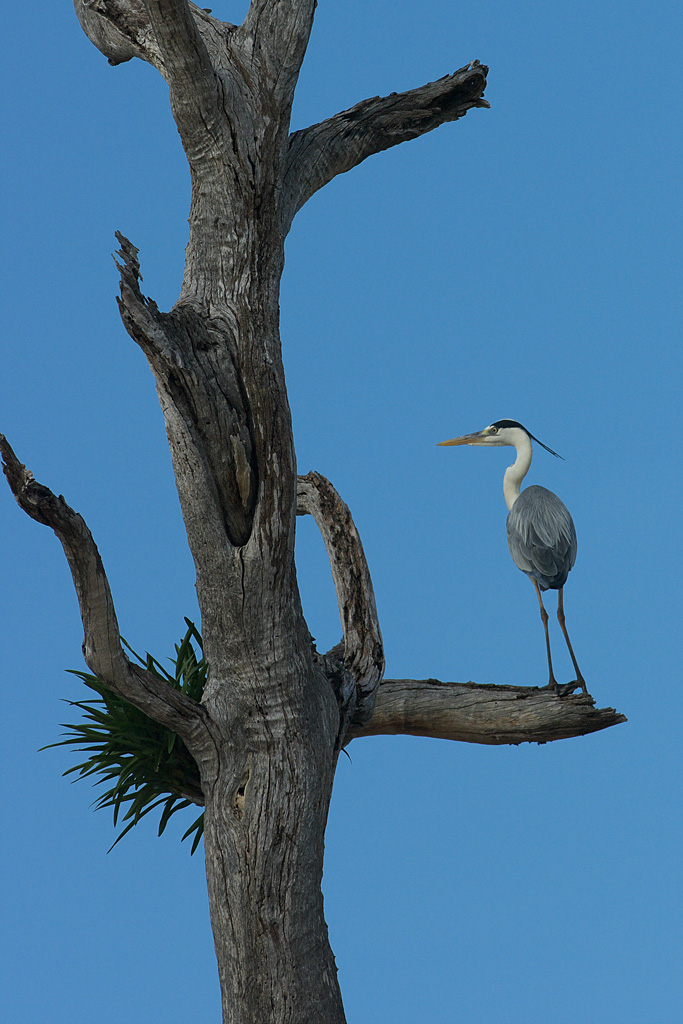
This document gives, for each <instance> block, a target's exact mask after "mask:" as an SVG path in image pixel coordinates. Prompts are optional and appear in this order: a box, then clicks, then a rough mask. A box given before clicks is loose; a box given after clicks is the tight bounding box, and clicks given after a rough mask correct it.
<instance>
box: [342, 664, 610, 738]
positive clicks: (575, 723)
mask: <svg viewBox="0 0 683 1024" xmlns="http://www.w3.org/2000/svg"><path fill="white" fill-rule="evenodd" d="M626 720H627V719H626V717H625V716H624V715H622V714H619V712H617V711H615V710H614V708H596V707H595V701H594V700H593V698H592V697H591V696H590V694H584V693H580V694H572V695H570V696H565V697H558V696H556V695H555V694H552V693H550V692H549V691H546V690H539V689H538V688H536V687H529V686H495V685H489V684H478V683H444V682H440V681H439V680H438V679H385V680H384V681H383V682H382V684H381V685H380V687H379V689H378V691H377V700H376V704H375V711H374V714H373V716H372V718H371V719H370V721H369V722H367V723H366V724H365V725H362V726H359V725H353V726H352V727H351V729H350V730H349V732H348V733H347V737H346V741H347V742H350V740H352V739H356V738H358V737H360V736H380V735H398V734H407V735H410V736H430V737H432V738H434V739H446V740H461V741H463V742H466V743H488V744H507V743H510V744H517V743H550V742H551V741H553V740H559V739H566V738H569V737H571V736H583V735H586V734H587V733H590V732H598V731H599V730H601V729H608V728H609V727H610V726H612V725H619V724H620V723H621V722H625V721H626Z"/></svg>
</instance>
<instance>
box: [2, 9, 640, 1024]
mask: <svg viewBox="0 0 683 1024" xmlns="http://www.w3.org/2000/svg"><path fill="white" fill-rule="evenodd" d="M315 6H316V3H315V0H252V3H251V6H250V8H249V12H248V14H247V16H246V18H245V20H244V22H243V23H242V24H241V25H232V24H229V23H226V22H222V21H219V20H217V19H216V18H214V17H212V16H211V14H210V12H208V11H207V10H203V9H201V8H199V7H195V6H194V4H192V3H190V2H189V0H75V7H76V11H77V14H78V17H79V19H80V22H81V25H82V27H83V29H84V31H85V32H86V34H87V35H88V37H89V38H90V39H91V41H92V42H93V43H94V44H95V46H96V47H97V48H98V49H99V50H100V51H101V52H102V53H103V54H104V55H105V56H106V57H107V58H108V59H109V62H110V64H113V65H115V64H119V63H122V62H124V61H127V60H130V59H131V58H133V57H138V58H140V59H141V60H145V61H148V62H149V63H151V64H153V65H154V66H155V67H156V68H157V69H158V70H159V72H160V73H161V74H162V75H163V76H164V78H165V80H166V82H167V83H168V87H169V94H170V101H171V109H172V112H173V116H174V118H175V121H176V124H177V127H178V130H179V132H180V136H181V139H182V143H183V146H184V149H185V153H186V155H187V159H188V161H189V165H190V171H191V179H192V202H191V208H190V218H189V223H190V238H189V244H188V247H187V258H186V264H185V273H184V279H183V284H182V290H181V293H180V297H179V299H178V301H177V302H176V304H175V305H174V307H173V309H172V310H171V311H170V312H168V313H163V312H161V311H160V310H159V309H158V308H157V306H156V304H155V303H154V302H153V300H152V299H149V298H146V297H145V296H144V295H143V294H142V292H141V290H140V285H139V280H140V277H139V263H138V252H137V250H136V248H135V247H134V246H133V245H132V244H131V243H130V242H129V241H128V240H127V239H125V238H123V237H122V236H120V235H119V236H118V239H119V243H120V251H119V254H118V255H119V270H120V277H121V297H120V299H119V307H120V312H121V317H122V320H123V323H124V325H125V327H126V330H127V331H128V333H129V334H130V336H131V337H132V338H133V340H134V341H135V342H136V343H137V344H138V345H139V346H140V347H141V348H142V350H143V352H144V353H145V356H146V357H147V359H148V361H149V364H150V366H151V368H152V372H153V373H154V376H155V379H156V385H157V390H158V394H159V400H160V402H161V406H162V409H163V413H164V417H165V422H166V430H167V434H168V442H169V445H170V449H171V454H172V458H173V467H174V472H175V477H176V481H177V487H178V492H179V495H180V502H181V506H182V512H183V517H184V521H185V527H186V530H187V536H188V541H189V545H190V548H191V551H192V555H193V557H194V562H195V567H196V573H197V594H198V599H199V605H200V610H201V616H202V632H203V636H204V648H205V654H206V658H207V660H208V663H209V667H210V675H209V680H208V684H207V688H206V691H205V694H204V698H203V701H202V703H201V704H198V703H195V702H194V701H191V700H190V699H189V698H187V697H184V696H183V694H181V693H178V692H177V691H173V690H171V689H170V688H169V687H168V686H167V685H166V684H165V683H163V681H160V680H159V679H158V678H157V677H155V676H154V675H152V674H150V673H149V672H147V671H146V670H145V669H144V668H141V667H139V666H136V665H135V664H133V663H132V662H131V661H129V659H128V658H127V656H126V654H125V652H124V650H123V648H122V646H121V642H120V636H119V628H118V624H117V620H116V614H115V611H114V604H113V601H112V596H111V593H110V589H109V585H108V582H107V577H106V575H105V571H104V567H103V565H102V561H101V559H100V556H99V553H98V550H97V547H96V545H95V542H94V540H93V538H92V536H91V534H90V531H89V530H88V527H87V526H86V524H85V522H84V521H83V519H82V518H81V516H80V515H78V513H76V512H75V511H73V510H72V509H71V508H70V507H69V505H68V504H67V503H66V501H65V500H64V498H62V497H61V496H59V497H57V496H55V495H54V494H53V493H52V492H51V491H50V490H48V489H47V488H46V487H44V486H42V485H41V484H39V483H37V482H36V481H35V480H34V479H33V477H32V475H31V473H30V472H29V471H28V470H27V469H26V468H25V467H24V466H23V465H22V464H21V463H20V461H19V460H18V459H17V457H16V456H15V455H14V452H13V451H12V449H11V447H10V446H9V444H8V442H7V441H6V440H5V439H4V438H3V439H2V443H1V451H2V455H3V459H4V464H5V474H6V476H7V479H8V481H9V484H10V487H11V488H12V490H13V492H14V494H15V496H16V498H17V500H18V502H19V504H20V505H21V507H22V508H23V509H24V511H25V512H27V513H28V514H29V515H30V516H31V517H32V518H34V519H35V520H37V521H38V522H41V523H44V524H45V525H47V526H50V527H51V528H52V529H53V530H54V531H55V533H56V534H57V536H58V538H59V540H60V541H61V543H62V545H63V546H64V550H65V553H66V556H67V559H68V561H69V565H70V568H71V571H72V574H73V579H74V584H75V587H76V590H77V593H78V598H79V602H80V609H81V615H82V619H83V626H84V632H85V639H84V644H83V651H84V655H85V660H86V662H87V664H88V666H89V667H90V669H91V671H92V672H93V673H95V674H96V675H97V676H99V677H100V678H101V679H102V680H104V682H105V683H106V684H107V685H108V686H109V687H110V688H111V689H112V690H113V691H115V692H116V693H117V694H119V695H121V696H122V697H124V698H125V699H127V700H128V701H130V702H131V703H133V704H134V705H136V706H137V707H138V708H140V709H141V710H142V711H144V712H145V713H146V714H147V715H148V716H149V717H151V718H153V719H155V720H156V721H157V722H160V723H162V724H164V725H166V726H168V727H169V728H171V729H173V730H174V731H176V732H177V733H178V734H179V735H180V736H181V737H182V739H183V740H184V741H185V743H186V745H187V747H188V748H189V750H190V751H191V753H192V755H193V757H194V758H195V760H196V762H197V765H198V767H199V772H200V777H201V786H202V791H203V802H204V805H205V848H206V872H207V880H208V890H209V900H210V908H211V919H212V925H213V932H214V937H215V946H216V955H217V958H218V966H219V975H220V982H221V988H222V999H223V1020H224V1022H225V1024H227V1022H230V1024H247V1022H249V1024H255V1022H258V1024H267V1022H272V1024H287V1022H291V1024H305V1022H308V1024H314V1022H315V1024H321V1022H325V1024H341V1022H343V1020H344V1011H343V1008H342V1003H341V997H340V992H339V987H338V984H337V975H336V967H335V963H334V958H333V956H332V952H331V949H330V946H329V943H328V938H327V927H326V924H325V920H324V917H323V904H322V896H321V890H320V883H321V878H322V867H323V837H324V831H325V823H326V818H327V811H328V805H329V800H330V795H331V791H332V781H333V776H334V771H335V766H336V761H337V757H338V754H339V751H340V749H341V747H342V745H343V744H345V743H348V742H349V740H350V739H353V738H357V737H361V736H369V735H373V734H376V733H415V734H418V735H422V736H439V737H448V738H451V739H458V740H467V741H470V742H477V743H520V742H522V741H528V740H533V741H537V742H545V741H547V740H552V739H556V738H559V737H564V736H574V735H579V734H582V733H586V732H590V731H594V730H597V729H603V728H605V727H607V726H609V725H612V724H614V723H615V722H618V721H620V720H622V718H621V716H619V715H617V714H616V713H615V712H614V711H612V710H611V709H605V710H596V709H595V708H594V706H593V701H592V700H591V698H590V697H587V696H584V695H580V696H572V697H566V698H563V699H559V698H556V697H554V696H551V695H550V694H548V693H540V692H538V691H536V690H534V689H532V688H514V687H504V686H500V687H496V686H476V685H475V684H472V683H468V684H456V683H440V682H437V681H436V680H423V681H419V680H384V681H383V682H382V674H383V668H384V654H383V648H382V639H381V634H380V628H379V623H378V619H377V613H376V608H375V600H374V596H373V590H372V584H371V580H370V574H369V572H368V567H367V564H366V561H365V558H364V555H363V549H362V546H361V542H360V539H359V536H358V534H357V532H356V529H355V527H354V524H353V520H352V518H351V514H350V512H349V510H348V508H347V507H346V505H345V504H344V503H343V501H342V500H341V499H340V497H339V496H338V494H337V493H336V491H335V490H334V488H333V487H332V485H331V484H330V483H329V482H328V481H327V480H326V479H325V478H324V477H322V476H320V475H318V474H317V473H310V474H309V475H308V476H305V477H301V478H298V479H297V470H296V460H295V454H294V447H293V441H292V426H291V417H290V411H289V406H288V401H287V392H286V388H285V379H284V373H283V366H282V359H281V350H280V336H279V323H278V318H279V307H278V296H279V287H280V277H281V274H282V269H283V262H284V255H283V254H284V241H285V237H286V235H287V232H288V230H289V228H290V225H291V223H292V220H293V218H294V216H295V214H296V213H297V211H298V210H299V209H300V208H301V207H302V206H303V204H304V203H305V202H306V201H307V199H309V198H310V196H312V195H313V193H314V192H316V190H317V189H319V188H321V187H322V186H323V185H325V184H326V183H327V182H328V181H330V180H331V179H332V178H333V177H334V176H335V175H337V174H340V173H342V172H344V171H348V170H349V169H351V168H352V167H354V166H355V165H356V164H358V163H360V162H361V161H362V160H364V159H365V158H366V157H368V156H370V155H371V154H373V153H377V152H379V151H381V150H383V149H387V148H388V147H390V146H395V145H396V144H397V143H400V142H404V141H406V140H408V139H414V138H416V137H418V136H420V135H422V134H424V133H425V132H428V131H431V130H432V129H433V128H436V127H437V126H439V125H441V124H443V123H444V122H446V121H455V120H457V119H458V118H460V117H462V116H463V115H464V114H466V113H467V111H468V110H470V109H471V108H473V107H486V106H488V103H487V102H486V100H485V99H483V98H482V96H483V92H484V89H485V86H486V75H487V70H488V69H487V68H486V67H485V66H484V65H482V64H480V63H479V62H478V61H476V60H475V61H472V62H471V63H469V64H467V65H466V66H465V67H462V68H460V70H458V71H456V72H455V73H453V74H450V75H447V76H445V77H444V78H441V79H439V80H438V81H436V82H432V83H430V84H427V85H424V86H422V87H420V88H416V89H413V90H410V91H408V92H404V93H392V94H391V95H390V96H385V97H374V98H372V99H367V100H364V101H363V102H361V103H357V104H356V105H355V106H353V107H351V108H350V109H349V110H344V111H342V112H341V113H338V114H335V115H334V116H332V117H330V118H329V119H328V120H326V121H323V122H321V123H320V124H315V125H312V126H311V127H309V128H306V129H304V130H302V131H296V132H294V133H292V134H290V131H289V123H290V111H291V108H292V101H293V96H294V89H295V86H296V82H297V76H298V73H299V69H300V67H301V63H302V60H303V57H304V52H305V50H306V46H307V43H308V38H309V34H310V31H311V26H312V22H313V13H314V9H315ZM297 513H298V514H306V513H308V514H311V515H313V516H314V518H315V520H316V522H317V524H318V526H319V527H320V530H321V532H322V534H323V537H324V540H325V544H326V546H327V550H328V553H329V557H330V564H331V568H332V575H333V577H334V583H335V586H336V591H337V597H338V603H339V610H340V615H341V620H342V626H343V641H342V643H341V644H340V645H339V646H338V647H337V648H334V649H333V650H332V651H330V652H328V653H327V654H319V653H318V652H317V651H316V649H315V647H314V645H313V643H312V641H311V637H310V634H309V631H308V629H307V627H306V622H305V620H304V617H303V614H302V609H301V603H300V599H299V593H298V589H297V581H296V573H295V566H294V534H295V517H296V515H297ZM198 802H200V801H199V800H198Z"/></svg>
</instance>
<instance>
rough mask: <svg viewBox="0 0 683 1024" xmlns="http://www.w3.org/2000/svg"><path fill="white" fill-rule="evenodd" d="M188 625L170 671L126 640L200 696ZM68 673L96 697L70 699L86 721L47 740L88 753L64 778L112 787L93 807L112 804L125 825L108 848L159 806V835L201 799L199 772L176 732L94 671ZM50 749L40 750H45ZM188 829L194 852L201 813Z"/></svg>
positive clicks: (200, 676)
mask: <svg viewBox="0 0 683 1024" xmlns="http://www.w3.org/2000/svg"><path fill="white" fill-rule="evenodd" d="M185 622H186V623H187V632H186V633H185V636H184V637H183V639H182V640H181V641H180V643H179V644H176V645H175V651H176V653H175V658H171V659H169V660H170V661H171V662H172V664H173V667H174V671H173V672H168V671H167V670H166V669H165V668H164V667H163V665H161V664H160V662H158V661H157V660H156V658H153V657H152V655H151V654H147V656H146V657H145V658H142V657H141V656H140V655H139V654H136V652H135V651H134V650H133V648H132V647H130V645H129V644H127V643H126V641H125V640H124V641H123V643H124V644H125V646H126V647H127V648H128V650H129V651H130V653H131V654H132V655H133V657H134V658H135V659H136V660H137V661H138V662H139V663H140V664H141V665H143V666H144V667H145V668H146V669H147V671H148V672H153V673H154V674H155V675H156V676H158V677H159V678H160V679H164V680H165V681H166V682H167V683H168V684H169V686H172V687H174V688H175V689H177V690H181V691H182V692H183V693H184V694H186V695H187V696H188V697H191V698H192V699H193V700H196V701H200V700H201V698H202V694H203V693H204V686H205V683H206V674H207V664H206V662H205V661H204V657H203V646H202V638H201V634H200V633H199V630H198V629H197V628H196V627H195V625H194V623H192V622H190V620H189V619H187V618H186V619H185ZM197 652H199V657H198V656H197ZM69 671H71V672H72V674H73V675H76V676H78V677H79V679H82V680H83V682H84V683H85V685H86V686H88V687H89V688H90V689H91V690H94V691H95V692H96V693H97V694H99V699H97V700H83V701H67V702H66V703H68V704H69V705H70V706H71V707H74V708H79V710H80V711H82V712H83V719H82V720H81V721H80V722H63V723H62V727H63V728H64V729H67V730H68V732H66V733H64V734H63V735H64V736H66V739H63V740H59V742H57V743H50V744H48V747H61V746H69V745H73V746H74V747H75V748H76V749H77V750H78V751H79V752H80V753H85V754H87V755H88V756H87V757H86V759H85V760H84V761H82V762H81V763H80V764H76V765H74V766H73V767H72V768H68V769H67V770H66V771H65V772H64V775H71V774H73V773H74V772H75V773H77V775H76V777H77V778H79V779H84V778H87V777H88V776H89V775H99V776H100V777H99V778H98V779H97V780H96V782H95V785H101V784H103V783H104V784H110V785H109V788H108V789H107V790H106V791H105V792H104V793H102V795H101V796H100V797H99V798H98V799H97V800H96V801H95V802H94V806H95V808H100V807H113V808H114V825H117V824H118V822H119V817H120V818H121V822H122V823H125V822H127V823H128V824H126V826H125V828H124V829H123V830H122V832H121V833H120V835H119V836H118V837H117V839H116V840H115V842H114V843H113V844H112V846H111V847H110V849H113V848H114V846H116V843H118V842H119V840H121V839H123V837H124V836H125V835H126V833H127V832H130V830H131V829H132V828H133V826H134V825H137V823H138V822H139V821H140V819H141V818H144V816H145V815H146V814H149V812H150V811H153V810H155V808H157V807H161V808H163V809H162V811H161V818H160V821H159V835H161V834H162V833H163V832H164V829H165V828H166V826H167V824H168V822H169V820H170V819H171V817H172V815H174V814H175V813H176V811H180V810H182V809H183V808H185V807H189V806H190V805H191V804H193V803H195V804H196V803H199V804H200V805H201V804H203V803H204V797H203V795H202V789H201V783H200V779H199V769H198V768H197V764H196V762H195V760H194V758H193V757H192V755H191V754H190V752H189V750H188V749H187V747H186V746H185V744H184V743H183V741H182V740H181V738H180V736H178V734H177V733H175V732H172V731H171V730H170V729H166V728H164V726H162V725H159V724H158V723H157V722H155V721H153V720H152V719H151V718H148V717H147V715H145V714H144V713H143V712H142V711H139V710H138V709H137V708H136V707H134V706H133V705H132V704H130V703H129V702H128V701H127V700H124V699H123V697H118V696H117V695H116V694H115V693H112V691H111V690H109V689H107V687H106V686H105V684H104V683H103V682H102V680H101V679H99V678H98V677H97V676H93V675H90V674H89V673H88V672H78V671H74V670H73V669H71V670H69ZM48 747H42V748H41V749H42V750H47V749H48ZM74 781H75V780H74ZM124 812H125V813H124ZM193 833H194V839H193V842H192V848H191V853H194V852H195V850H196V849H197V846H198V845H199V841H200V839H201V837H202V835H203V833H204V814H203V813H202V814H200V815H199V817H198V818H197V819H196V821H194V822H193V823H192V825H190V827H189V828H188V830H187V831H186V832H185V834H184V836H183V837H182V838H183V839H187V838H188V837H189V836H191V835H192V834H193Z"/></svg>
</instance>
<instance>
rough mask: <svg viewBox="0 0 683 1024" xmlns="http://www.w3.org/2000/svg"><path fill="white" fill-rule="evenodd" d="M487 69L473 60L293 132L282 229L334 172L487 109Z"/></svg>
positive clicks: (343, 170)
mask: <svg viewBox="0 0 683 1024" xmlns="http://www.w3.org/2000/svg"><path fill="white" fill-rule="evenodd" d="M488 70H489V69H488V68H487V67H486V65H485V64H480V62H479V61H478V60H473V61H471V62H470V63H469V64H467V65H465V67H463V68H459V69H458V71H455V72H454V73H453V74H452V75H445V76H444V77H443V78H440V79H438V81H436V82H429V83H428V84H427V85H423V86H420V87H419V88H417V89H410V90H408V92H400V93H396V92H394V93H391V95H389V96H374V97H372V98H371V99H367V100H362V101H361V102H360V103H357V104H356V105H355V106H354V107H350V108H349V110H342V111H341V112H340V113H338V114H335V115H334V116H333V117H330V118H328V119H327V120H326V121H321V122H320V123H319V124H314V125H311V126H310V127H309V128H304V129H302V130H301V131H297V132H293V133H292V135H291V136H290V140H289V154H288V157H287V169H286V173H285V188H284V192H283V218H284V224H285V230H286V229H287V228H288V227H289V225H290V224H291V222H292V219H293V218H294V215H295V214H296V212H297V210H300V209H301V207H302V206H303V205H304V203H305V202H307V200H308V199H310V197H311V196H312V195H313V194H314V193H315V192H317V190H318V189H320V188H322V187H323V185H326V184H327V183H328V182H329V181H331V180H332V178H334V177H335V176H336V175H337V174H343V173H344V172H345V171H348V170H350V169H351V168H352V167H355V166H356V165H357V164H359V163H361V161H363V160H365V159H366V158H367V157H369V156H371V155H372V154H373V153H380V152H381V151H382V150H384V149H389V148H390V147H391V146H396V145H398V144H399V143H401V142H407V141H409V140H410V139H416V138H418V137H419V136H420V135H424V134H426V132H431V131H433V129H434V128H438V127H439V125H441V124H445V123H446V122H447V121H457V120H458V119H459V118H461V117H464V115H465V114H466V113H467V111H468V110H471V109H472V108H473V107H489V106H490V104H489V102H488V101H487V100H485V99H484V98H483V93H484V90H485V89H486V79H487V75H488Z"/></svg>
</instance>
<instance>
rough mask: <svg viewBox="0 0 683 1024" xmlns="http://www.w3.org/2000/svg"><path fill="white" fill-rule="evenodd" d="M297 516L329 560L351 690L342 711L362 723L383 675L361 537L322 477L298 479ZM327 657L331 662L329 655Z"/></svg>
mask: <svg viewBox="0 0 683 1024" xmlns="http://www.w3.org/2000/svg"><path fill="white" fill-rule="evenodd" d="M297 513H298V514H299V515H305V514H307V513H308V514H310V515H312V516H313V518H314V519H315V521H316V524H317V526H318V529H319V530H320V533H321V534H322V538H323V541H324V543H325V548H326V550H327V555H328V558H329V560H330V568H331V570H332V579H333V580H334V587H335V591H336V594H337V605H338V607H339V618H340V619H341V624H342V630H343V637H344V639H343V655H342V665H343V668H344V669H345V670H346V671H348V672H349V673H350V674H351V676H352V678H353V680H354V683H355V691H356V692H355V700H354V706H353V707H351V708H348V709H347V708H345V709H344V710H345V711H346V710H348V712H349V721H350V722H359V723H362V722H367V721H368V720H369V719H370V717H371V716H372V712H373V710H374V706H375V695H376V693H377V687H378V686H379V683H380V680H381V678H382V675H383V674H384V645H383V644H382V632H381V630H380V626H379V619H378V617H377V605H376V603H375V592H374V589H373V586H372V579H371V576H370V570H369V568H368V563H367V559H366V558H365V552H364V551H363V545H362V543H361V539H360V535H359V533H358V530H357V529H356V524H355V523H354V521H353V517H352V515H351V512H350V510H349V507H348V505H347V504H346V503H345V502H344V501H342V499H341V497H340V496H339V494H338V493H337V491H336V490H335V488H334V487H333V486H332V484H331V483H330V481H329V480H327V479H326V478H325V477H324V476H322V474H321V473H315V472H311V473H308V474H307V475H306V476H300V477H299V481H298V489H297ZM334 653H336V649H335V652H334ZM329 655H330V659H331V658H332V656H333V652H329ZM342 665H339V664H336V663H335V664H334V668H333V669H332V671H333V672H334V673H335V674H338V673H340V671H341V668H342Z"/></svg>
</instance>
